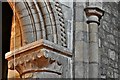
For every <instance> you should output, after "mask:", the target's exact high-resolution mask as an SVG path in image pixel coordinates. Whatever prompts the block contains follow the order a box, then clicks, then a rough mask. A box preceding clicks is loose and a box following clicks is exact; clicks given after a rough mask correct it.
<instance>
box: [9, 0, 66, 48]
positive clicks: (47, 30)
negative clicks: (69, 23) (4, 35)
mask: <svg viewBox="0 0 120 80" xmlns="http://www.w3.org/2000/svg"><path fill="white" fill-rule="evenodd" d="M23 1H24V2H15V3H14V2H9V3H10V5H11V7H12V9H13V11H14V17H15V21H13V24H16V25H13V26H15V29H14V30H16V32H17V33H18V35H19V40H18V39H17V37H18V35H17V33H15V34H12V36H14V37H11V45H14V39H13V38H15V42H21V43H16V44H15V48H19V47H21V46H24V45H26V44H29V43H31V42H35V41H37V40H39V39H45V40H48V41H51V42H53V43H56V44H58V45H60V46H64V47H67V39H66V38H67V34H66V31H65V25H64V24H65V23H64V15H63V13H62V8H61V7H60V4H59V2H53V3H50V2H46V1H43V2H36V1H34V0H33V2H29V1H27V0H23ZM17 30H18V31H17ZM13 32H14V31H13ZM11 50H13V48H11Z"/></svg>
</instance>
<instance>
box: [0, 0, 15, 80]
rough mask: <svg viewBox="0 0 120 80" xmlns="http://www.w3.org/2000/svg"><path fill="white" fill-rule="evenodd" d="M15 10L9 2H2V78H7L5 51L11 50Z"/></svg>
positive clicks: (4, 79) (5, 79)
mask: <svg viewBox="0 0 120 80" xmlns="http://www.w3.org/2000/svg"><path fill="white" fill-rule="evenodd" d="M12 16H13V11H12V9H11V7H10V5H9V4H8V2H2V80H7V72H8V67H7V60H6V59H5V53H7V52H9V51H10V36H11V25H12Z"/></svg>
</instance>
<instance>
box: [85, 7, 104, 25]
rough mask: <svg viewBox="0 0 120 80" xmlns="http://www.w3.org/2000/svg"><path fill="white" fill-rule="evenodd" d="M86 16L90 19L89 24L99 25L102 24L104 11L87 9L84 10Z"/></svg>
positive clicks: (93, 8)
mask: <svg viewBox="0 0 120 80" xmlns="http://www.w3.org/2000/svg"><path fill="white" fill-rule="evenodd" d="M84 11H85V13H86V16H87V18H88V20H87V23H88V24H89V23H97V24H98V25H99V24H100V19H101V17H102V16H103V15H104V11H103V10H102V9H100V8H98V7H90V6H88V7H86V8H85V9H84Z"/></svg>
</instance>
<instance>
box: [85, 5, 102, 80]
mask: <svg viewBox="0 0 120 80" xmlns="http://www.w3.org/2000/svg"><path fill="white" fill-rule="evenodd" d="M85 13H86V16H87V18H88V20H87V24H88V26H89V78H98V70H99V69H98V68H99V60H98V55H99V54H98V51H99V50H98V26H99V25H100V19H101V17H102V16H103V14H104V11H103V10H101V9H100V8H98V7H87V8H85Z"/></svg>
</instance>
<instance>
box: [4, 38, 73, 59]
mask: <svg viewBox="0 0 120 80" xmlns="http://www.w3.org/2000/svg"><path fill="white" fill-rule="evenodd" d="M42 48H45V49H48V50H52V51H56V52H58V53H61V54H63V55H66V56H69V57H71V56H72V54H71V52H72V51H70V50H69V49H67V48H65V47H62V46H59V45H58V44H55V43H52V42H50V41H47V40H43V39H41V40H39V41H35V42H33V43H30V44H27V45H25V46H23V47H21V48H18V49H16V50H15V51H10V52H8V53H6V55H5V59H7V60H11V59H13V58H14V57H18V56H21V55H24V54H27V53H28V52H34V51H36V50H40V49H42Z"/></svg>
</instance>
